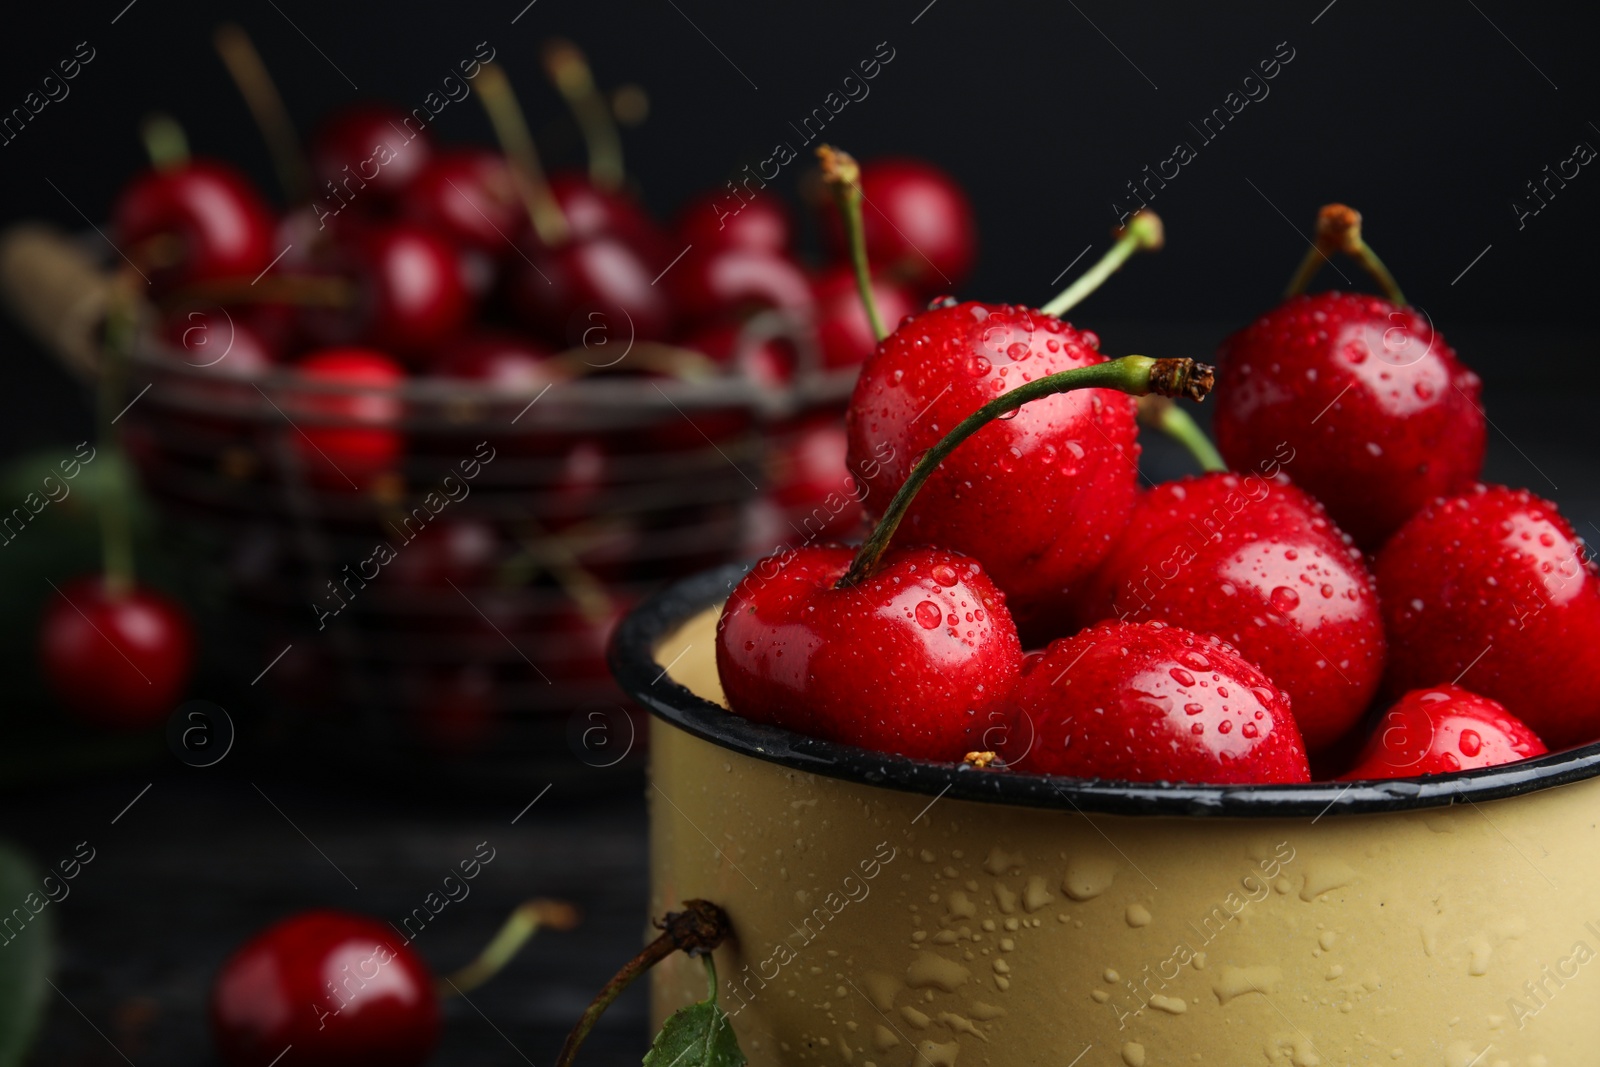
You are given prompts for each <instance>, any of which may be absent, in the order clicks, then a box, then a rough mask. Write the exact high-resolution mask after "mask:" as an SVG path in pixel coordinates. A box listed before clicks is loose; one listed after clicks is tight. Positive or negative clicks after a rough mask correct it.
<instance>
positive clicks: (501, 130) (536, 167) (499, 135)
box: [478, 63, 572, 248]
mask: <svg viewBox="0 0 1600 1067" xmlns="http://www.w3.org/2000/svg"><path fill="white" fill-rule="evenodd" d="M478 102H479V103H481V104H482V105H483V110H484V111H485V112H487V113H488V115H489V124H490V125H492V126H493V127H494V135H495V139H496V140H498V141H499V142H500V148H501V150H502V151H504V152H505V155H506V159H507V161H509V162H510V164H511V172H512V174H513V175H514V176H515V177H516V179H517V189H518V191H519V192H520V193H521V194H522V203H523V205H524V206H525V207H526V208H527V209H528V220H529V221H530V222H532V223H533V229H534V232H535V233H536V234H538V236H539V240H540V241H541V242H543V243H544V244H545V245H547V246H548V247H550V248H555V247H557V246H559V245H563V244H566V243H567V238H568V237H570V236H571V233H572V230H571V227H569V226H568V225H567V216H566V215H565V214H563V213H562V211H561V205H560V204H559V203H558V202H557V201H556V197H555V194H554V193H553V192H551V191H550V182H549V181H548V180H547V179H546V178H545V175H544V166H543V165H542V164H541V163H540V162H539V150H538V148H536V147H535V146H534V143H533V135H532V134H531V133H529V132H528V120H527V118H526V117H524V116H523V114H522V105H521V104H519V103H517V94H516V93H515V92H514V91H513V90H512V88H511V80H510V79H509V78H507V77H506V73H505V71H503V70H501V69H500V67H499V66H498V65H496V64H494V63H485V64H484V65H483V69H482V70H480V71H479V72H478Z"/></svg>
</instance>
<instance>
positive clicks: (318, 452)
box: [285, 348, 405, 491]
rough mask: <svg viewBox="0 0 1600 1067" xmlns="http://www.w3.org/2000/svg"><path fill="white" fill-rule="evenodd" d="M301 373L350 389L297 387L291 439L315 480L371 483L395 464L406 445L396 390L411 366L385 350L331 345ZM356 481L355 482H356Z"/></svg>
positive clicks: (344, 485) (337, 485) (331, 485)
mask: <svg viewBox="0 0 1600 1067" xmlns="http://www.w3.org/2000/svg"><path fill="white" fill-rule="evenodd" d="M296 369H297V371H298V372H299V375H300V377H301V378H303V379H305V380H306V381H308V382H314V383H317V384H322V385H334V386H342V387H344V389H346V390H349V391H341V392H331V391H330V392H317V393H313V392H310V391H293V392H291V393H290V395H289V398H288V399H289V405H288V407H287V408H286V409H285V413H286V414H287V415H288V416H289V417H290V418H291V419H293V420H294V422H295V424H296V427H297V429H290V430H289V431H288V434H289V437H288V439H289V441H290V442H291V444H292V445H293V447H294V448H295V450H296V451H297V452H298V454H299V455H300V461H301V463H302V465H303V466H304V468H305V471H306V475H307V477H308V478H309V479H310V481H311V482H312V483H313V484H314V485H318V486H321V487H322V488H324V489H333V490H336V491H357V490H364V489H367V488H369V487H370V482H371V480H372V479H374V478H376V477H377V476H378V475H380V474H383V473H385V472H386V471H388V470H390V469H391V468H392V467H393V466H394V465H395V463H396V462H397V461H398V460H399V458H400V454H401V451H402V449H403V447H404V444H403V441H402V439H401V435H400V431H399V429H398V428H397V427H396V425H395V424H396V423H398V422H399V420H400V416H401V410H402V409H401V402H400V398H399V396H397V395H396V390H397V389H398V387H399V386H400V384H401V382H403V381H404V380H405V372H404V371H402V370H401V369H400V367H399V366H398V365H397V364H396V363H395V362H394V361H393V360H391V359H390V358H389V357H388V356H385V355H384V354H383V353H381V352H374V351H372V350H371V349H366V348H329V349H324V350H323V351H321V352H314V353H312V354H311V355H309V356H307V357H306V358H305V359H303V360H302V361H301V362H300V365H299V366H298V368H296ZM352 483H354V484H353V485H352Z"/></svg>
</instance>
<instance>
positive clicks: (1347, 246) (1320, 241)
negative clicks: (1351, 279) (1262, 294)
mask: <svg viewBox="0 0 1600 1067" xmlns="http://www.w3.org/2000/svg"><path fill="white" fill-rule="evenodd" d="M1331 252H1343V253H1344V254H1345V255H1347V256H1349V257H1350V258H1351V259H1353V260H1355V261H1356V262H1357V263H1359V264H1361V269H1362V270H1364V271H1366V272H1367V274H1368V275H1369V276H1371V278H1372V280H1373V281H1375V282H1377V283H1378V287H1379V288H1380V289H1382V290H1383V295H1384V296H1386V297H1388V298H1389V302H1390V303H1392V304H1395V305H1398V306H1399V307H1405V306H1406V296H1405V294H1404V293H1402V292H1401V291H1400V285H1399V283H1398V282H1396V281H1395V280H1394V275H1393V274H1390V273H1389V268H1388V267H1386V266H1384V263H1383V260H1381V259H1379V258H1378V253H1376V252H1374V251H1373V250H1372V246H1371V245H1369V244H1367V242H1366V240H1365V239H1364V238H1363V237H1362V236H1361V212H1359V211H1357V210H1356V209H1355V208H1353V207H1350V206H1348V205H1346V204H1324V205H1323V206H1322V209H1321V210H1320V211H1318V212H1317V239H1316V241H1315V242H1314V243H1313V244H1312V246H1311V250H1310V251H1309V252H1307V253H1306V255H1305V258H1304V259H1302V260H1301V261H1300V267H1299V269H1297V270H1296V271H1295V272H1294V277H1293V278H1291V279H1289V288H1288V289H1286V290H1285V291H1284V294H1283V295H1284V296H1285V297H1290V296H1299V295H1300V294H1301V293H1303V292H1305V291H1306V286H1308V285H1310V284H1311V279H1312V278H1314V277H1316V274H1317V271H1318V270H1320V269H1321V267H1322V264H1323V263H1325V262H1327V260H1328V254H1329V253H1331Z"/></svg>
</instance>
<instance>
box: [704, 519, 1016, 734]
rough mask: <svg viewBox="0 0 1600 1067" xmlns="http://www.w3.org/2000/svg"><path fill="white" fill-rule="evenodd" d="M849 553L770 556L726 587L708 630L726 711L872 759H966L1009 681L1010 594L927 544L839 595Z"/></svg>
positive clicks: (899, 553)
mask: <svg viewBox="0 0 1600 1067" xmlns="http://www.w3.org/2000/svg"><path fill="white" fill-rule="evenodd" d="M853 555H854V551H853V550H852V549H849V548H842V547H837V546H828V547H807V548H801V549H799V550H797V551H793V552H788V553H783V554H779V555H776V556H769V557H767V558H766V559H764V560H762V561H761V562H760V563H757V564H756V566H755V568H754V569H753V570H751V571H750V573H749V574H747V575H746V576H745V577H744V579H743V580H742V581H741V582H740V583H739V584H738V586H737V587H735V589H734V591H733V595H732V596H731V597H729V598H728V602H727V604H726V605H725V606H724V607H723V610H722V620H721V623H720V624H719V626H718V629H717V672H718V674H719V675H720V677H721V679H722V690H723V693H724V694H725V695H726V696H727V699H728V706H729V708H731V709H732V710H733V712H734V713H735V714H737V715H742V716H744V717H745V718H747V719H753V720H755V721H757V722H765V723H771V724H773V725H775V726H781V727H784V728H786V729H789V730H794V731H796V732H798V733H802V734H806V735H807V736H810V737H820V738H823V739H825V740H829V741H838V742H841V743H844V744H850V745H858V746H860V747H862V748H867V749H872V750H874V751H877V752H888V753H898V754H900V755H905V756H912V757H916V758H920V759H930V760H959V759H961V757H962V756H963V755H965V754H966V753H967V752H968V751H969V750H971V749H972V748H973V744H972V742H973V740H974V739H975V738H976V736H977V734H976V732H975V731H974V730H973V727H974V726H978V727H979V728H981V726H982V724H983V721H984V716H985V715H986V714H987V713H988V711H989V709H990V708H991V707H992V706H994V705H995V703H996V702H997V701H1000V700H1003V699H1004V698H1005V697H1006V696H1007V695H1008V694H1009V693H1010V691H1011V686H1012V684H1013V683H1014V682H1015V681H1016V678H1017V670H1018V664H1019V661H1020V660H1021V658H1022V646H1021V645H1020V643H1019V642H1018V641H1017V632H1016V628H1015V627H1014V626H1012V624H1011V616H1010V614H1009V613H1008V612H1007V611H1006V607H1005V598H1004V597H1003V596H1002V595H1001V594H1000V592H999V590H997V589H996V588H995V587H994V584H993V583H991V582H990V581H989V579H988V578H987V577H985V575H984V573H983V569H982V568H981V567H979V566H978V564H977V562H976V561H975V560H971V559H968V558H966V557H964V556H959V555H956V554H955V553H953V552H945V551H942V550H939V549H932V548H911V549H900V550H893V549H891V551H889V552H888V553H887V554H885V555H884V557H883V559H882V561H881V562H880V565H879V567H878V569H877V571H876V572H875V573H874V574H872V575H871V576H870V577H869V578H867V579H866V580H865V581H863V582H861V583H859V584H858V585H855V586H852V587H850V588H847V589H835V588H834V584H835V583H836V582H837V581H838V580H839V579H840V577H842V576H843V575H844V573H845V571H846V570H847V569H848V568H849V566H850V560H851V557H852V556H853Z"/></svg>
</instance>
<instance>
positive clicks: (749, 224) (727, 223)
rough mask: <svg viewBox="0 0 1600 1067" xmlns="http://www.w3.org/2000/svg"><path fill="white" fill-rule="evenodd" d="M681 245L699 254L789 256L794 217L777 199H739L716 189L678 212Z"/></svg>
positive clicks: (769, 197)
mask: <svg viewBox="0 0 1600 1067" xmlns="http://www.w3.org/2000/svg"><path fill="white" fill-rule="evenodd" d="M676 230H677V234H678V239H679V242H680V244H683V245H693V246H694V247H695V248H697V249H700V250H702V251H708V250H712V249H720V248H745V249H749V250H750V251H753V252H771V253H773V254H775V255H780V256H784V255H788V254H789V252H790V250H791V249H792V248H793V247H794V217H793V216H792V215H791V214H790V213H789V208H788V207H787V206H786V205H785V204H784V202H783V201H782V200H781V199H779V198H778V197H776V196H771V195H768V196H758V197H756V198H755V199H754V200H741V199H740V198H738V197H736V196H734V195H733V194H732V193H729V192H728V191H726V190H723V189H716V190H712V191H710V192H706V193H702V194H701V195H699V196H697V197H695V198H694V199H693V200H690V201H689V203H688V204H686V205H684V207H683V209H682V210H681V211H679V212H678V223H677V227H676Z"/></svg>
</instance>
